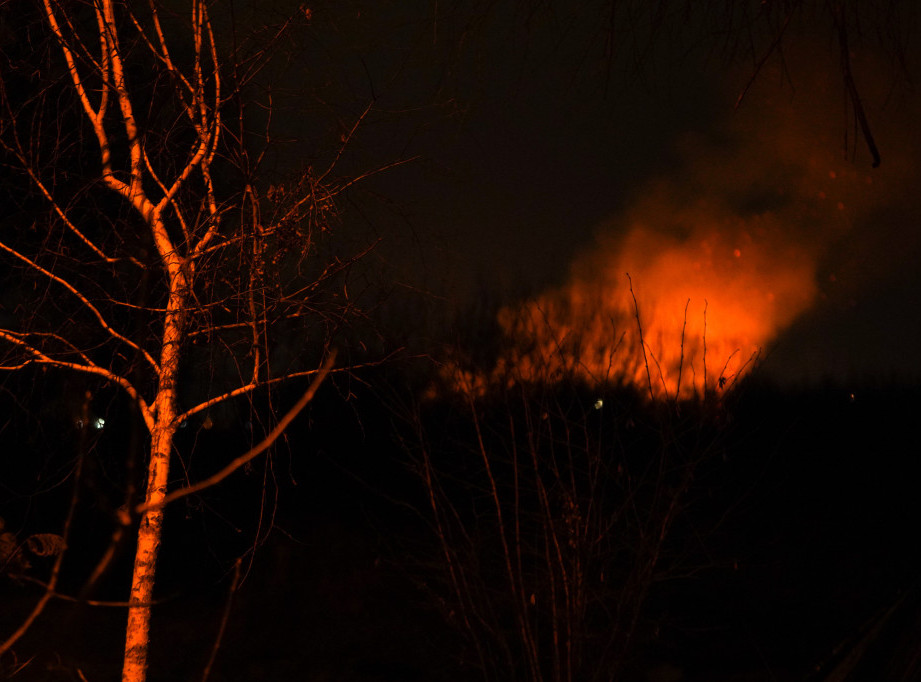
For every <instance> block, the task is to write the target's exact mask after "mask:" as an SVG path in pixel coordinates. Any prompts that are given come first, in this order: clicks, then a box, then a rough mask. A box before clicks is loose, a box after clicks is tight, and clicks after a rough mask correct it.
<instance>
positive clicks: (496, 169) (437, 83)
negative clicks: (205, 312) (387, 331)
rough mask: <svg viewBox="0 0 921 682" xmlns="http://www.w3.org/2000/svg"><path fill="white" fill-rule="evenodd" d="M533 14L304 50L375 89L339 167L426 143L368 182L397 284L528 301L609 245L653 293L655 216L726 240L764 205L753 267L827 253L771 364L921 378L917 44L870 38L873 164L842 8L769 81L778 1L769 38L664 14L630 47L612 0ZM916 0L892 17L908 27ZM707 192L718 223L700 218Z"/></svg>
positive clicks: (319, 30)
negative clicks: (845, 62)
mask: <svg viewBox="0 0 921 682" xmlns="http://www.w3.org/2000/svg"><path fill="white" fill-rule="evenodd" d="M509 5H511V3H510V4H509ZM353 9H354V8H353ZM526 9H527V8H524V7H518V8H517V9H515V8H513V7H510V6H506V5H504V4H503V5H502V7H492V8H491V9H488V8H486V7H484V8H481V9H480V10H476V11H473V12H472V13H471V12H470V8H466V7H465V8H463V9H462V8H459V7H455V6H451V7H443V6H441V5H438V6H433V7H430V8H428V9H427V11H426V12H420V13H419V14H413V12H414V11H415V10H409V9H397V8H394V7H387V6H382V7H379V8H375V10H372V12H376V13H377V14H373V13H372V14H368V13H362V12H365V10H361V11H358V10H357V9H355V10H354V13H353V14H349V13H348V12H342V14H337V16H336V17H335V18H330V17H326V18H324V15H323V13H322V12H317V14H316V15H315V16H316V20H315V26H314V29H315V34H314V36H315V39H316V41H317V45H314V46H313V48H311V49H310V50H308V51H307V53H306V54H304V55H302V58H303V59H304V63H305V64H308V63H310V60H311V59H314V58H315V57H316V56H317V55H323V56H324V58H325V59H328V60H329V64H330V65H331V66H330V68H332V69H337V70H338V71H337V75H338V76H340V77H339V78H337V79H336V83H337V84H338V85H337V86H336V87H337V88H339V89H340V96H341V98H342V99H341V101H343V102H344V101H346V100H348V99H349V98H350V97H351V98H353V101H354V102H365V103H367V102H370V97H371V96H372V95H373V96H374V97H376V100H375V101H374V105H373V107H372V110H371V112H370V113H369V115H368V116H367V118H366V123H363V125H364V128H360V129H359V131H358V133H357V135H356V137H355V140H354V146H353V149H352V156H351V158H346V159H344V160H343V163H344V166H343V167H344V168H345V169H346V170H348V168H349V164H350V163H355V164H359V165H358V166H356V167H360V164H362V163H364V164H366V166H367V165H371V166H373V165H374V163H380V164H383V163H386V162H387V161H388V160H394V159H397V158H410V157H418V159H416V160H414V161H413V162H412V163H410V164H407V165H405V166H401V167H399V168H397V169H393V170H390V171H387V172H385V173H382V174H380V175H377V176H375V177H373V178H371V179H369V180H368V181H367V182H366V184H365V186H364V188H363V189H361V190H358V192H359V193H361V192H364V193H365V200H367V197H368V196H373V197H376V198H375V199H374V200H371V203H372V205H373V206H374V207H376V208H377V209H380V208H381V207H382V206H383V207H384V210H383V211H381V210H378V211H377V212H376V213H375V214H374V215H372V216H371V217H367V218H365V217H364V215H365V214H362V215H363V219H365V220H367V221H368V224H370V225H371V230H372V232H373V234H375V235H377V236H380V237H381V238H382V245H381V247H380V248H379V249H378V251H377V253H376V257H378V258H380V259H381V261H383V262H384V263H385V264H386V267H388V268H393V269H394V270H392V271H391V272H393V271H395V272H396V277H397V280H398V281H400V282H401V283H403V284H405V285H406V286H407V287H409V288H411V289H414V290H424V291H429V292H432V293H433V294H434V295H435V297H436V299H437V300H439V301H440V300H441V298H440V297H445V300H447V301H449V302H450V303H451V304H455V305H457V306H458V307H459V308H460V309H464V308H465V307H469V306H471V305H474V306H475V305H476V299H477V298H478V297H479V298H483V297H487V298H490V297H493V296H495V297H497V298H498V299H499V300H501V301H502V302H504V303H507V304H508V305H514V304H515V302H516V301H523V300H525V299H526V298H527V297H531V298H535V297H538V298H539V297H540V296H541V292H546V291H551V290H556V289H558V288H559V287H563V286H565V285H566V284H567V282H570V281H572V280H573V279H574V278H581V279H582V280H585V281H587V282H588V283H587V284H586V286H588V287H592V286H594V287H596V288H597V287H601V288H604V287H608V288H610V287H611V286H615V285H617V283H618V280H615V281H614V282H613V284H612V282H611V277H610V276H607V277H608V279H607V280H605V278H604V277H602V276H601V275H600V274H598V273H597V272H596V273H594V274H591V273H587V271H586V269H585V268H586V265H585V264H586V263H587V262H588V261H591V262H593V263H595V265H594V266H592V267H594V268H595V269H596V270H597V269H598V268H601V269H604V267H607V266H605V265H604V263H608V264H609V266H610V267H623V269H624V270H626V271H632V272H631V275H632V276H633V278H634V281H635V282H636V283H637V286H638V288H639V289H642V287H643V285H644V284H646V283H647V282H648V281H649V280H648V279H647V280H645V281H644V277H643V275H644V273H645V270H646V269H647V266H648V262H644V261H643V260H642V258H640V259H639V260H637V258H639V257H632V256H624V257H621V256H623V253H622V250H623V247H622V245H621V244H620V243H619V242H620V240H622V239H623V238H624V237H625V236H626V235H627V234H629V233H630V232H631V230H633V228H634V227H636V225H637V224H638V223H643V225H644V226H645V229H649V230H652V231H653V232H654V233H656V234H658V235H659V236H660V237H661V238H663V239H678V241H679V242H681V241H683V240H687V239H688V238H689V237H688V233H689V232H690V233H692V235H691V239H693V238H695V235H697V236H699V235H700V234H702V232H703V231H706V230H711V231H713V232H714V233H715V234H716V235H717V236H719V235H722V237H726V232H727V228H725V227H721V226H720V224H719V222H720V221H723V222H724V223H726V222H727V221H729V222H731V221H732V220H735V219H736V218H737V219H738V220H739V221H741V223H742V225H741V227H739V226H736V227H732V228H728V229H729V232H732V233H733V235H735V236H733V237H732V239H735V238H736V237H737V236H738V234H739V233H740V232H744V233H746V234H748V233H750V232H751V231H752V230H753V229H756V228H753V227H752V225H753V224H754V222H753V221H761V222H762V223H764V222H765V221H766V222H767V223H769V224H770V226H769V227H768V228H767V232H768V233H769V234H767V235H766V236H765V235H762V236H763V242H764V244H763V246H764V248H763V249H762V250H761V252H760V256H759V257H761V259H762V260H761V261H759V263H760V264H759V265H758V267H759V268H760V269H759V270H757V273H761V274H757V273H756V274H755V275H752V276H759V277H760V276H762V274H763V271H764V268H767V270H768V274H767V275H765V276H781V275H782V273H780V272H779V270H783V269H784V267H785V266H784V265H783V264H782V262H781V261H783V260H784V259H788V258H789V257H790V254H793V253H795V254H796V255H795V256H794V257H795V258H804V259H806V261H808V263H807V265H805V271H806V274H807V275H808V276H807V277H806V279H805V281H804V282H802V283H801V284H800V285H797V287H798V288H799V290H800V291H807V290H811V291H808V292H807V293H806V294H805V295H806V296H807V298H808V301H805V302H801V303H797V304H795V305H793V307H790V308H788V309H787V310H788V313H787V314H783V315H779V317H782V318H784V319H783V320H782V321H780V322H777V323H776V324H773V323H772V324H773V326H774V327H776V328H775V329H773V330H772V331H771V332H770V334H768V335H767V336H766V337H764V338H759V339H758V341H757V344H756V345H757V346H758V347H760V348H762V349H763V351H764V352H763V353H762V359H765V367H766V369H767V370H768V376H770V377H772V378H774V379H777V380H779V381H781V382H783V383H785V384H802V383H814V382H816V381H821V380H823V379H825V378H833V379H835V380H836V381H839V382H849V381H885V382H888V381H892V380H897V381H912V380H914V379H916V378H917V376H918V374H919V370H921V361H919V359H918V354H917V353H916V352H914V349H915V348H917V347H918V343H919V341H921V325H919V322H918V315H917V314H916V312H915V311H916V309H917V306H916V303H917V301H918V298H919V291H921V283H919V277H918V274H917V267H916V265H915V264H916V262H917V260H918V255H919V248H921V239H919V237H918V234H919V231H918V229H917V217H918V215H919V213H918V209H919V199H918V195H917V192H916V191H915V190H914V179H915V173H916V165H917V162H916V159H917V152H918V150H919V148H921V140H919V131H918V128H917V125H916V114H917V112H918V111H919V110H921V109H919V97H918V93H917V91H916V90H915V88H914V86H913V82H912V78H913V77H915V76H916V75H917V73H918V72H919V70H918V65H919V60H918V56H919V54H918V48H917V45H913V44H912V43H911V42H910V40H909V41H908V42H907V43H906V46H905V47H902V48H899V45H898V43H897V38H898V40H901V39H902V38H903V37H904V36H898V35H895V34H893V35H888V36H887V35H883V36H882V37H880V36H879V35H877V33H876V32H875V31H876V29H877V28H878V26H877V24H872V23H868V24H867V25H866V26H864V30H865V33H863V34H861V35H859V36H857V35H852V37H851V58H852V70H853V76H854V81H855V83H856V85H857V87H858V89H859V94H860V96H861V100H862V103H863V106H864V108H865V111H866V115H867V118H868V121H869V123H870V126H871V131H872V134H873V136H874V138H875V141H876V143H877V146H878V148H879V150H880V154H881V156H882V163H881V165H880V167H879V168H875V169H874V168H872V157H871V153H870V152H869V150H868V146H867V144H866V141H865V139H864V136H863V135H862V133H861V131H860V130H859V129H858V127H857V125H856V122H855V118H854V113H853V108H852V107H851V106H850V104H849V103H848V101H847V97H846V90H845V86H844V79H843V76H842V71H841V66H840V53H839V46H838V42H837V34H836V33H835V31H834V29H833V27H832V23H831V18H830V16H828V15H827V14H826V13H823V12H821V11H819V12H816V13H814V14H808V13H797V14H796V18H795V19H794V20H793V21H792V22H791V23H790V25H789V26H788V27H787V29H786V31H785V33H784V37H783V41H782V43H781V44H780V47H779V48H778V49H776V50H774V51H773V52H772V53H771V56H770V57H768V58H767V59H766V60H764V63H763V64H761V66H760V68H758V69H757V76H756V77H755V78H754V80H753V81H752V78H753V76H754V74H755V72H756V65H757V63H758V62H759V61H760V60H761V59H762V57H763V56H764V55H765V54H766V52H767V51H768V49H769V47H770V45H771V43H772V41H773V40H774V37H775V36H776V32H775V30H774V29H771V28H768V24H767V23H765V22H764V21H763V17H761V16H760V15H757V16H755V18H754V19H753V22H752V24H751V27H752V30H751V32H749V29H748V28H744V29H743V28H739V27H736V28H735V29H731V30H729V31H728V32H727V31H726V30H724V28H725V27H724V26H723V25H722V24H721V21H724V19H721V15H712V16H708V17H706V18H700V17H697V18H696V19H691V20H690V21H683V20H682V18H681V17H682V16H683V15H682V14H681V12H680V11H678V10H677V9H676V10H675V12H674V14H669V13H666V17H665V18H664V19H663V21H662V24H661V26H660V27H659V28H657V29H655V30H653V29H650V27H649V25H648V20H649V17H642V16H641V17H640V18H639V19H634V20H630V19H628V18H627V17H619V18H618V21H619V22H621V23H619V24H618V26H620V27H621V28H620V29H619V32H617V33H615V34H614V35H615V38H614V41H615V43H616V48H617V49H616V50H614V52H613V54H612V53H611V52H610V50H609V48H610V46H611V44H612V43H611V34H610V32H609V31H608V28H607V26H608V25H607V24H606V23H605V22H606V21H607V15H606V14H604V12H603V11H602V9H601V8H598V7H593V6H589V5H587V4H586V5H579V6H578V7H577V8H576V7H574V8H572V9H565V8H547V7H543V6H541V7H538V8H536V9H535V8H531V9H530V10H527V11H526ZM340 11H341V10H340ZM404 12H405V14H404ZM906 12H907V13H908V16H907V21H904V22H903V25H901V26H900V27H899V26H897V27H895V29H896V33H898V29H901V30H902V32H903V33H905V36H907V39H911V38H913V37H914V36H912V35H911V30H910V27H911V23H912V22H911V21H910V20H911V18H912V16H913V15H912V10H906ZM471 17H474V18H471ZM631 22H632V23H631ZM879 23H883V22H879ZM331 26H332V27H334V28H335V29H336V30H327V29H328V28H330V27H331ZM381 26H384V27H387V28H386V30H383V31H381ZM883 28H886V29H892V28H893V27H891V26H888V25H886V26H883ZM356 29H357V35H364V36H366V41H367V42H361V43H360V44H357V43H356V42H355V35H356ZM852 33H853V31H852ZM337 36H338V37H337ZM339 39H341V40H342V41H343V42H342V43H340V42H338V41H339ZM346 39H348V40H346ZM356 45H357V47H356ZM314 50H315V51H314ZM314 68H317V67H316V66H315V67H314ZM322 68H326V67H325V66H323V67H322ZM343 76H344V77H343ZM343 84H345V85H343ZM749 84H750V87H747V86H749ZM743 91H744V92H745V97H744V98H742V101H741V102H738V100H739V98H740V94H741V93H742V92H743ZM737 103H738V106H737ZM360 106H361V105H359V104H354V105H352V110H354V112H355V114H356V115H357V113H360ZM346 110H348V107H346ZM295 128H296V126H295ZM346 156H347V157H348V154H347V155H346ZM360 201H361V199H359V203H360ZM374 201H379V203H377V204H374ZM705 207H706V208H705ZM691 208H693V209H694V210H695V211H697V212H698V213H699V214H700V215H699V216H698V219H699V220H700V221H702V222H701V224H699V225H695V226H689V225H688V224H686V221H685V219H684V218H681V217H680V215H679V214H681V213H682V212H684V211H685V210H687V209H691ZM347 210H348V209H347ZM708 212H709V213H708ZM369 213H370V212H369ZM708 216H710V217H708ZM711 219H712V223H713V224H712V225H710V226H707V225H705V224H704V223H706V222H707V221H708V220H711ZM682 221H685V222H682ZM757 229H760V228H757ZM722 237H721V238H722ZM732 239H729V241H731V240H732ZM768 251H770V253H768ZM647 258H648V256H647ZM771 259H773V262H774V265H771V264H770V263H769V262H768V261H771ZM613 264H616V265H613ZM775 266H776V267H775ZM778 268H779V270H778ZM623 275H624V273H618V276H620V277H621V280H619V281H620V283H621V284H622V283H623ZM678 276H679V277H680V276H681V273H678ZM593 277H594V278H595V280H594V284H593V283H592V278H593ZM650 277H651V275H650ZM602 280H604V281H602ZM727 286H729V287H730V288H732V287H733V286H734V285H733V284H731V283H728V284H727ZM682 295H683V294H680V295H679V294H676V296H679V297H680V296H682ZM703 295H704V296H706V293H705V292H704V294H703ZM699 298H700V296H698V300H699ZM439 305H440V304H439ZM780 305H781V306H783V305H785V304H783V303H781V304H780ZM692 310H693V306H692ZM710 310H711V313H712V311H713V310H714V309H713V307H712V305H711V308H710Z"/></svg>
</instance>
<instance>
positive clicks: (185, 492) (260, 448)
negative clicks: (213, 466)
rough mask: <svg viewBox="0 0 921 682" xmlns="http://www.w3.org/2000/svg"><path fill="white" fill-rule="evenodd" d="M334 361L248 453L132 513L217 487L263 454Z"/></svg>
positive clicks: (329, 361) (328, 361)
mask: <svg viewBox="0 0 921 682" xmlns="http://www.w3.org/2000/svg"><path fill="white" fill-rule="evenodd" d="M335 361H336V351H335V350H333V351H331V352H330V354H329V355H328V356H327V358H326V361H325V362H324V363H323V365H322V366H321V367H320V369H318V370H315V372H316V377H315V378H314V380H313V381H312V382H311V383H310V386H309V387H308V388H307V391H305V393H304V395H302V396H301V398H300V400H298V401H297V402H296V403H295V404H294V406H293V407H292V408H291V409H290V410H288V412H287V414H285V416H284V417H282V418H281V419H280V420H279V422H278V424H277V425H276V426H275V428H274V429H272V430H271V432H269V434H268V435H267V436H266V437H265V438H264V439H263V440H262V441H261V442H260V443H259V444H258V445H256V446H255V447H253V448H251V449H250V450H249V452H247V453H245V454H243V455H240V456H239V457H237V458H236V459H234V460H233V461H232V462H231V463H230V464H228V465H227V466H226V467H224V468H223V469H221V470H220V471H219V472H217V473H216V474H214V475H213V476H209V477H208V478H206V479H205V480H204V481H200V482H198V483H196V484H194V485H190V486H186V487H185V488H180V489H179V490H174V491H173V492H171V493H169V494H168V495H166V496H165V497H164V498H163V499H161V500H160V501H159V502H156V503H153V504H140V505H138V506H137V507H135V509H134V511H135V513H136V514H144V513H145V512H147V511H149V510H151V509H157V508H161V507H165V506H166V505H168V504H169V503H170V502H175V501H176V500H178V499H180V498H183V497H187V496H189V495H193V494H195V493H197V492H201V491H202V490H205V489H207V488H210V487H212V486H214V485H217V484H218V483H220V482H221V481H223V480H224V479H225V478H227V477H228V476H230V474H232V473H233V472H234V471H236V470H237V469H239V468H240V467H242V466H243V465H245V464H246V463H247V462H249V461H251V460H253V459H255V458H256V457H258V456H259V455H261V454H262V453H263V452H265V451H266V450H267V449H268V448H269V447H270V446H271V445H272V443H274V442H275V441H276V440H278V437H279V436H280V435H281V434H282V433H284V432H285V429H287V428H288V425H289V424H290V423H291V422H292V421H294V418H295V417H296V416H297V415H298V414H300V412H301V410H303V409H304V408H305V407H306V406H307V404H308V403H309V402H310V401H311V400H313V396H314V395H315V394H316V392H317V390H318V389H319V388H320V385H321V384H322V383H323V380H324V379H326V376H327V375H328V374H329V373H330V371H331V370H332V368H333V363H334V362H335Z"/></svg>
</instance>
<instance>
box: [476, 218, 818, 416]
mask: <svg viewBox="0 0 921 682" xmlns="http://www.w3.org/2000/svg"><path fill="white" fill-rule="evenodd" d="M721 212H722V211H720V210H719V209H714V207H708V206H698V207H695V208H692V209H689V210H686V211H684V212H683V213H682V214H680V215H674V216H672V220H671V221H670V222H671V225H675V221H676V220H677V221H678V223H680V224H681V225H683V226H688V225H694V224H697V225H700V227H685V228H684V235H683V236H675V235H674V233H666V232H662V231H656V230H652V229H649V228H647V227H645V226H644V225H643V224H642V223H634V225H632V229H631V230H630V231H629V233H628V234H627V236H626V237H625V238H624V239H623V240H622V241H620V242H619V243H617V244H614V245H609V246H601V247H600V249H598V250H597V251H595V252H593V253H591V254H590V255H588V256H587V257H585V258H583V259H580V260H579V261H578V262H577V263H576V266H575V267H574V268H573V275H572V277H571V279H570V282H569V283H568V284H566V285H565V286H563V287H562V288H560V289H557V290H555V291H551V292H548V293H545V294H543V295H541V296H539V297H537V298H534V299H532V300H530V301H528V302H526V303H525V304H524V305H521V306H518V307H509V308H505V309H503V310H502V311H501V313H500V315H499V322H500V324H501V327H502V329H503V332H504V333H505V335H506V336H507V338H508V340H509V341H511V346H510V348H509V351H508V353H507V355H506V357H504V358H503V359H501V360H500V362H499V363H498V365H497V367H496V370H495V371H496V374H494V376H493V380H497V379H500V378H501V376H502V375H506V374H507V375H510V376H514V377H515V379H516V380H521V381H541V380H553V379H554V377H558V378H562V376H564V375H565V376H568V377H572V378H578V379H582V380H585V381H587V382H590V383H593V384H597V383H610V382H613V383H630V384H633V385H635V386H636V387H638V388H640V389H641V390H643V391H644V392H646V391H648V392H649V393H650V394H651V395H652V396H654V397H655V398H662V399H668V398H674V397H680V398H693V397H701V396H703V395H704V394H705V393H707V392H711V391H713V392H716V391H720V390H723V389H727V388H729V387H730V386H732V385H733V384H734V383H735V382H736V381H737V380H738V378H739V377H740V376H742V375H743V374H744V373H745V372H746V371H747V370H748V369H750V368H751V367H752V366H753V364H754V362H755V360H756V359H757V357H758V356H759V354H760V352H761V350H762V349H763V348H764V347H765V346H766V344H767V343H769V342H770V341H771V340H772V339H773V338H774V336H775V335H776V334H777V333H778V331H780V330H782V329H783V328H785V327H786V326H787V325H789V324H790V323H791V322H792V321H793V319H794V318H796V316H797V315H799V314H800V313H801V312H803V311H804V310H805V309H806V308H808V307H809V305H810V304H811V303H812V301H813V298H814V296H815V294H816V287H815V284H814V265H813V262H812V261H813V259H812V258H810V257H809V255H808V254H807V253H806V251H805V250H803V249H801V248H798V247H790V246H784V245H782V244H779V243H777V240H776V238H775V237H774V235H775V234H776V229H775V228H776V226H775V225H773V224H772V223H773V222H774V219H773V218H772V217H771V216H769V215H761V216H756V217H755V218H752V219H750V220H745V221H742V220H739V219H738V218H732V217H730V216H728V215H725V214H724V215H718V214H719V213H721ZM714 221H717V224H716V225H714ZM513 368H514V369H513Z"/></svg>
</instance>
